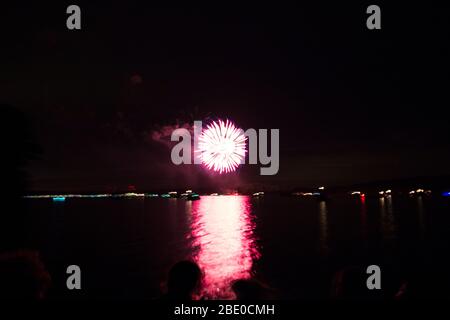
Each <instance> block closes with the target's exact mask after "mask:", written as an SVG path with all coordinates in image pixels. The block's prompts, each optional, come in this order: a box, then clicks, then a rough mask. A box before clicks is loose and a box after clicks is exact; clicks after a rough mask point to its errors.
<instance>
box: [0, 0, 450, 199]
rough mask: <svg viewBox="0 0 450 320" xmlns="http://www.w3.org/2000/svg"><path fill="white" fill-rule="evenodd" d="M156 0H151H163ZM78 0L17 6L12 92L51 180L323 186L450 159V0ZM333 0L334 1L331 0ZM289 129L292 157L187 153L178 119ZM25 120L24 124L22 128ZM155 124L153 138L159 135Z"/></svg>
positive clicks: (73, 186)
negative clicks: (215, 167) (73, 13)
mask: <svg viewBox="0 0 450 320" xmlns="http://www.w3.org/2000/svg"><path fill="white" fill-rule="evenodd" d="M147 2H148V1H147ZM275 3H276V2H273V3H272V4H268V5H260V4H259V5H252V6H251V7H242V6H236V7H232V6H227V5H225V4H222V5H218V4H216V5H214V6H212V5H211V6H209V7H151V6H149V5H148V4H146V5H142V4H133V2H129V1H127V2H123V3H120V4H108V3H105V4H103V5H94V4H89V3H86V4H83V3H78V4H79V5H80V7H81V10H82V30H80V31H69V30H67V29H66V18H67V14H66V13H65V11H66V7H67V6H68V5H69V4H72V3H64V2H63V3H60V4H54V5H45V4H42V3H41V2H39V4H37V5H33V6H27V5H24V4H21V6H20V7H16V8H14V7H8V6H5V7H2V9H1V12H2V17H1V21H0V24H1V25H0V26H1V31H0V32H1V33H0V34H1V40H2V45H1V72H0V99H1V101H0V102H1V103H6V104H9V105H12V106H13V107H16V108H18V109H20V110H21V111H23V112H24V114H25V115H26V116H28V117H29V118H30V119H31V123H32V125H33V132H34V137H35V139H36V141H37V142H38V144H39V145H40V146H41V148H42V154H41V156H40V159H38V160H35V161H33V162H31V163H30V164H29V167H28V171H29V173H30V178H31V185H30V187H31V189H32V190H35V191H42V190H55V191H72V190H73V191H88V190H96V191H97V190H98V191H100V190H114V189H117V188H124V187H126V186H128V185H135V186H136V187H137V188H138V189H160V188H169V187H170V188H172V187H185V186H193V187H197V188H201V187H211V186H218V185H220V186H232V187H235V186H255V187H259V186H266V187H267V186H271V187H274V186H275V187H277V186H279V187H281V188H287V187H292V186H315V185H322V184H326V185H331V184H347V183H358V182H365V181H371V180H382V179H393V178H403V177H416V176H434V175H443V174H450V166H449V165H448V164H449V160H450V148H449V146H450V143H449V137H450V128H449V125H448V123H449V120H448V119H449V118H448V117H447V116H446V113H447V112H446V109H447V108H448V107H449V105H450V104H449V97H448V95H449V91H448V88H449V79H450V77H449V76H450V73H449V71H450V68H449V56H450V55H449V54H450V52H449V39H450V34H449V33H450V26H449V24H450V23H449V21H450V19H449V16H448V10H447V8H442V7H439V6H437V5H434V4H433V5H432V4H421V5H420V6H419V5H414V6H413V5H412V4H398V5H393V4H390V5H388V4H384V5H383V4H380V7H381V12H382V30H375V31H370V30H368V29H367V28H366V18H367V16H368V15H367V14H366V13H365V12H366V8H367V6H368V5H369V4H372V3H369V2H367V3H360V4H356V3H355V4H343V3H342V2H339V3H334V4H326V3H317V1H314V3H316V4H314V5H311V4H297V5H296V6H283V5H276V4H275ZM330 3H333V2H330ZM218 117H220V118H229V119H232V120H234V121H235V122H236V123H237V124H238V125H240V126H241V127H242V128H244V129H247V128H267V129H270V128H278V129H280V171H279V173H278V175H276V176H266V177H261V176H260V175H259V174H258V173H259V165H253V166H249V165H246V166H244V167H242V168H240V170H239V172H238V173H236V174H231V175H228V176H226V177H224V176H222V177H220V179H219V178H218V177H217V176H216V175H211V174H210V173H208V172H205V171H204V170H203V169H202V168H199V167H194V166H180V167H176V166H174V165H173V164H171V161H170V149H169V148H168V146H167V144H166V143H165V142H164V141H155V139H154V137H155V134H156V133H163V132H164V131H167V130H169V129H170V128H172V127H173V126H176V125H181V126H183V125H186V124H187V123H190V122H192V121H193V120H204V119H215V118H218ZM19 130H20V128H19ZM152 137H153V138H152Z"/></svg>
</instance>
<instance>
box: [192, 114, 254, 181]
mask: <svg viewBox="0 0 450 320" xmlns="http://www.w3.org/2000/svg"><path fill="white" fill-rule="evenodd" d="M245 140H246V137H245V135H244V132H243V131H242V129H239V128H236V126H235V125H234V124H233V123H232V122H231V121H228V120H227V121H226V122H224V121H222V120H219V121H217V122H215V121H213V122H212V123H211V124H209V125H208V126H207V128H206V129H204V130H203V131H202V132H201V134H200V136H199V140H198V150H197V151H198V152H199V153H200V159H201V161H202V163H203V164H204V165H205V166H206V167H207V168H208V169H210V170H214V171H217V172H219V173H228V172H232V171H235V170H236V169H237V167H238V166H239V164H240V163H241V161H242V160H243V159H244V157H245V152H246V150H245Z"/></svg>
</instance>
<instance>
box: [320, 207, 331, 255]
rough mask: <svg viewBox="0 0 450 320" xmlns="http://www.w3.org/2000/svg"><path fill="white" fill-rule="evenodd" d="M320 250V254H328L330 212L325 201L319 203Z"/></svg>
mask: <svg viewBox="0 0 450 320" xmlns="http://www.w3.org/2000/svg"><path fill="white" fill-rule="evenodd" d="M319 250H320V254H322V255H326V254H328V251H329V247H328V211H327V203H326V202H325V201H320V202H319Z"/></svg>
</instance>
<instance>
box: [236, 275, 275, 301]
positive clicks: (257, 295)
mask: <svg viewBox="0 0 450 320" xmlns="http://www.w3.org/2000/svg"><path fill="white" fill-rule="evenodd" d="M231 288H232V289H233V292H234V294H235V295H236V299H237V300H266V299H269V298H270V289H269V288H268V287H267V286H265V285H264V284H262V283H261V282H259V281H257V280H255V279H239V280H236V281H235V282H234V283H233V285H232V286H231Z"/></svg>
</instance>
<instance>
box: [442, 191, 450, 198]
mask: <svg viewBox="0 0 450 320" xmlns="http://www.w3.org/2000/svg"><path fill="white" fill-rule="evenodd" d="M442 195H443V196H444V197H450V191H448V192H444V193H443V194H442Z"/></svg>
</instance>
